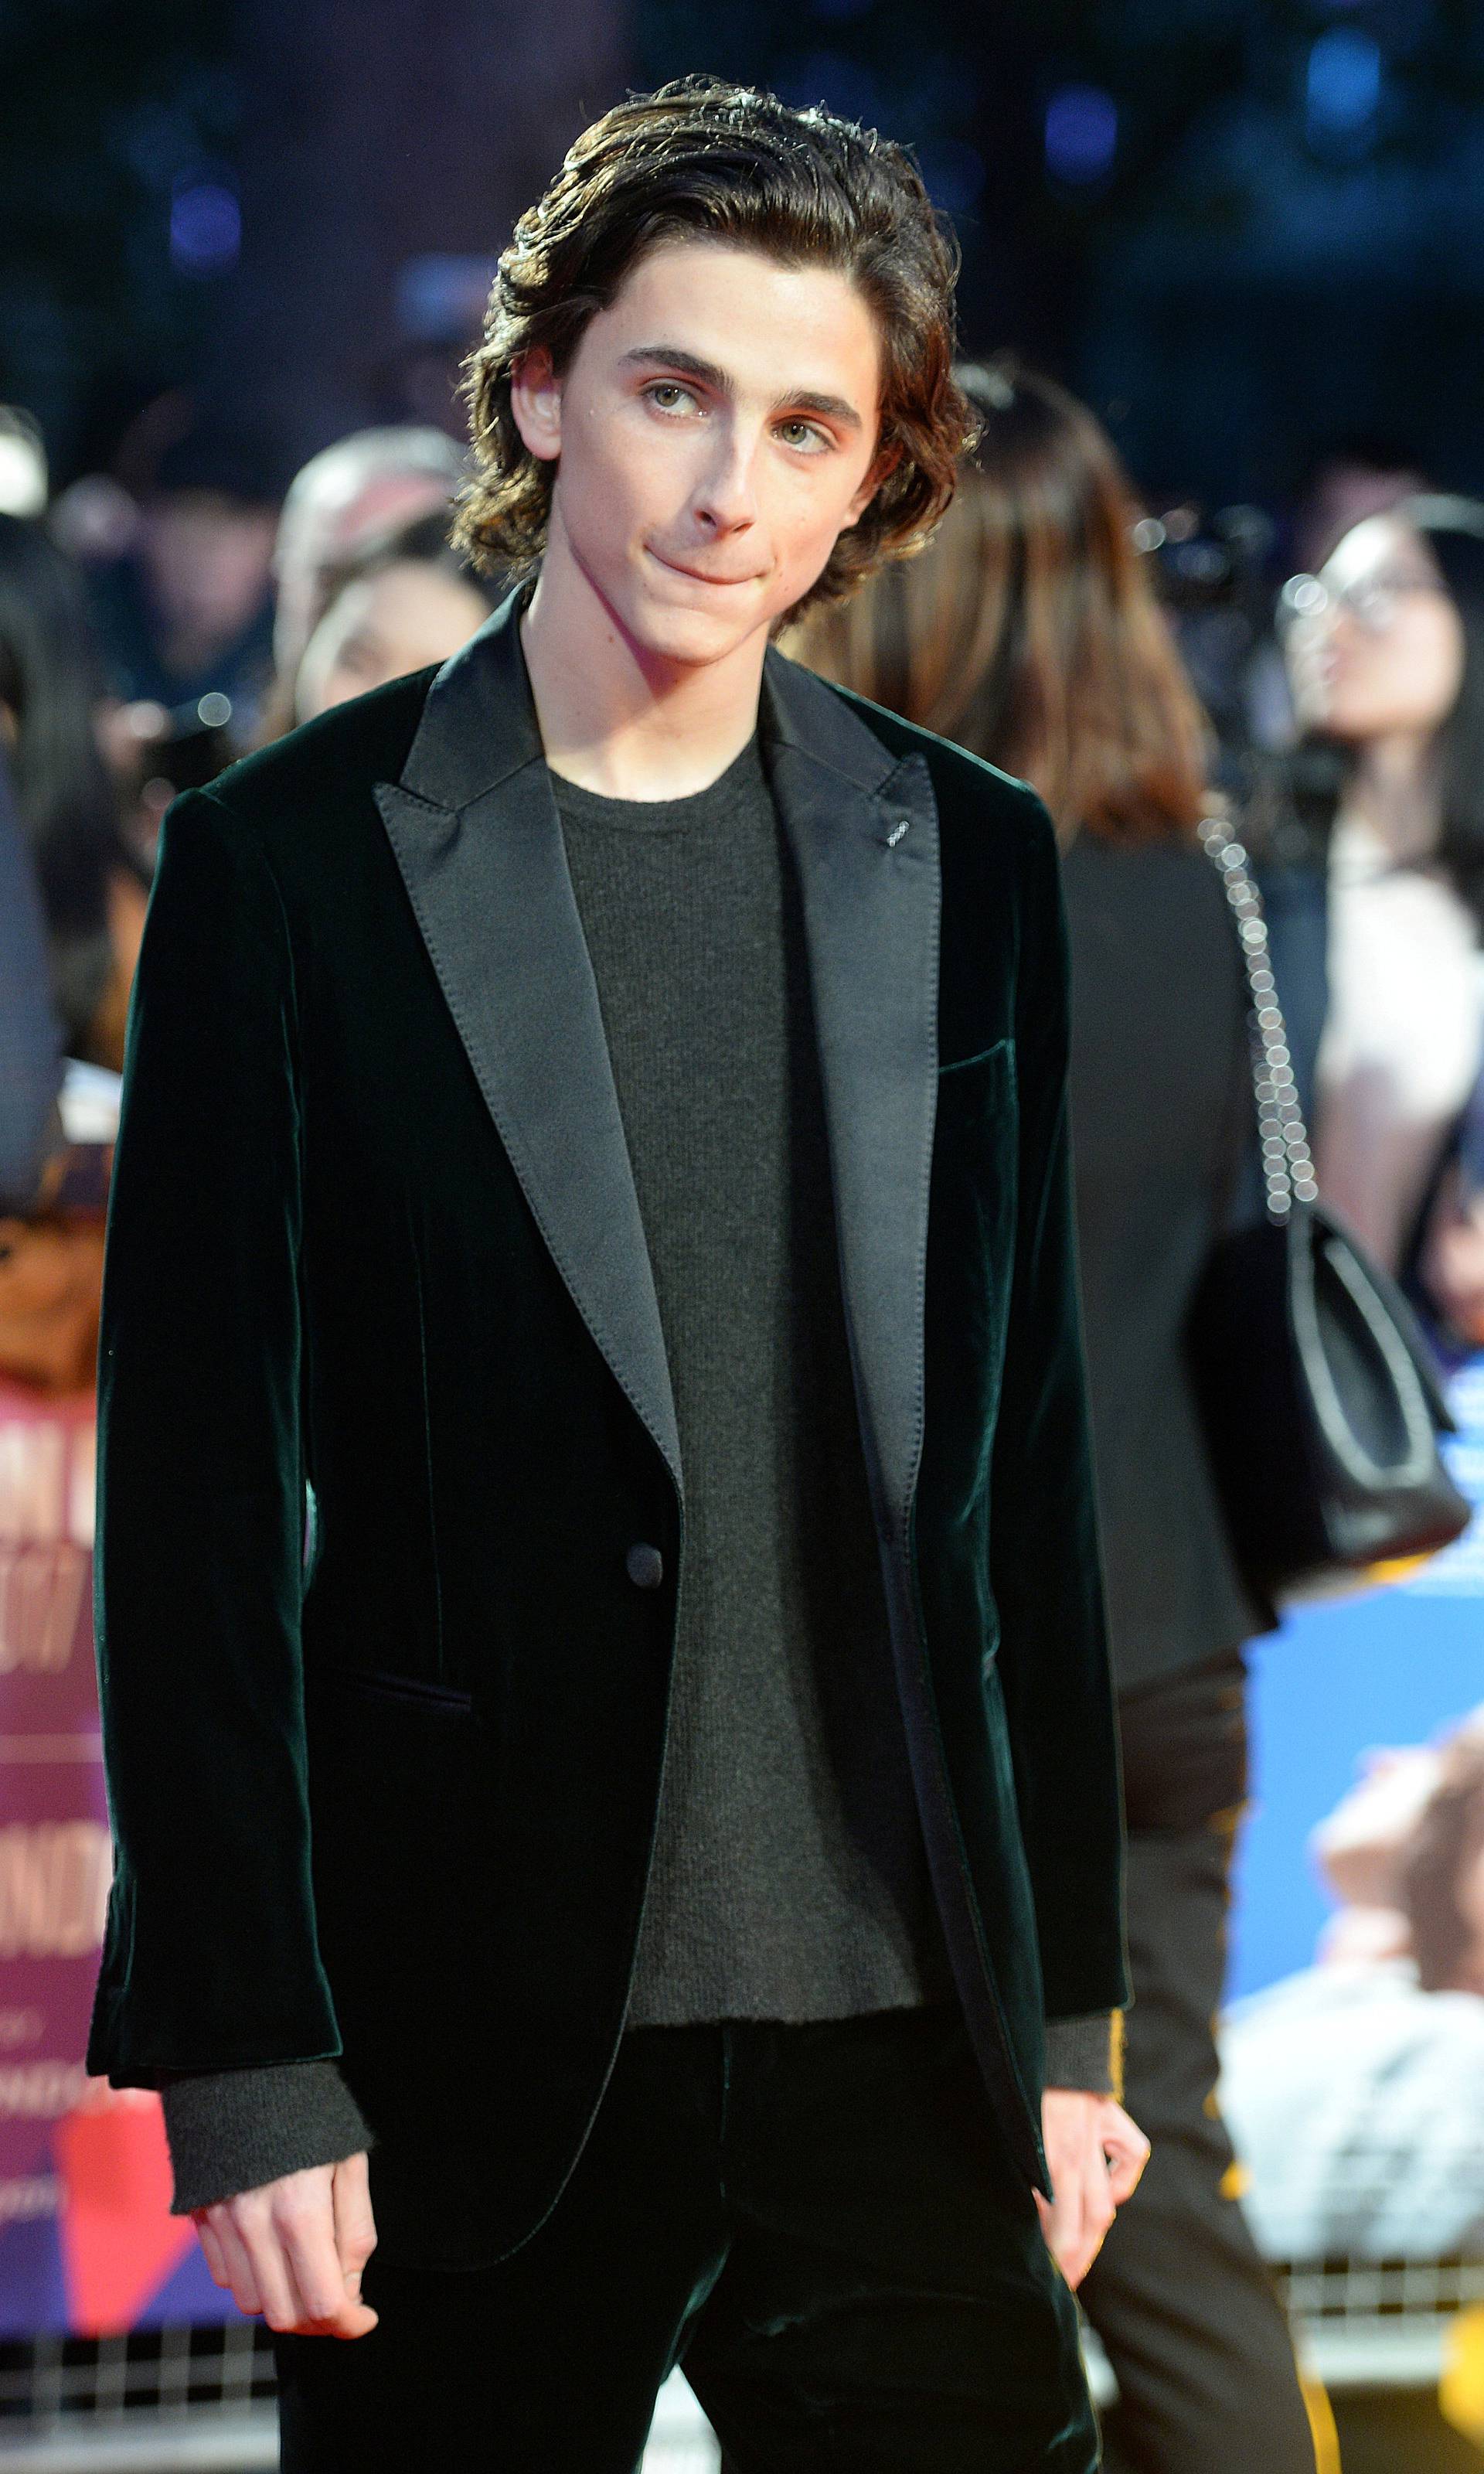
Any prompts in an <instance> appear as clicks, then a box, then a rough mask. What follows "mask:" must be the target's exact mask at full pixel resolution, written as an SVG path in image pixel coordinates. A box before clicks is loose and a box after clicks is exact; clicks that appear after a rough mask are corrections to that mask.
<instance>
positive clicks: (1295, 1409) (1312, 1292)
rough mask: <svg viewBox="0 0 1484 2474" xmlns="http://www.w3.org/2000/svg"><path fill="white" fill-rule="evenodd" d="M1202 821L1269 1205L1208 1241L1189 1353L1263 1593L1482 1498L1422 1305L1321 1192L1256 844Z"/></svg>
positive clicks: (1325, 1584)
mask: <svg viewBox="0 0 1484 2474" xmlns="http://www.w3.org/2000/svg"><path fill="white" fill-rule="evenodd" d="M1200 838H1201V845H1202V848H1203V849H1204V851H1205V853H1206V856H1207V858H1208V859H1209V861H1210V862H1211V864H1212V866H1213V867H1215V868H1216V870H1217V872H1218V874H1219V875H1220V878H1221V880H1222V885H1223V888H1224V890H1225V893H1226V899H1227V905H1228V908H1229V910H1230V911H1231V913H1232V918H1233V924H1234V927H1235V930H1236V936H1237V943H1238V946H1239V949H1240V952H1241V957H1242V964H1243V969H1244V972H1245V975H1246V981H1247V993H1248V999H1249V1012H1248V1028H1249V1032H1250V1037H1251V1043H1252V1075H1253V1097H1254V1103H1255V1107H1256V1115H1257V1139H1258V1142H1259V1145H1260V1147H1261V1161H1262V1181H1263V1195H1264V1202H1265V1206H1266V1217H1265V1219H1263V1220H1261V1221H1258V1222H1257V1223H1256V1224H1255V1225H1253V1226H1251V1227H1246V1228H1239V1229H1236V1230H1234V1231H1233V1232H1232V1233H1231V1234H1229V1235H1227V1236H1225V1237H1222V1238H1221V1239H1219V1240H1218V1242H1217V1244H1216V1245H1215V1247H1214V1248H1213V1249H1212V1251H1211V1254H1210V1258H1209V1261H1208V1263H1207V1265H1206V1269H1205V1271H1204V1273H1203V1275H1202V1278H1201V1281H1200V1283H1199V1286H1198V1288H1197V1291H1196V1296H1195V1299H1194V1303H1193V1308H1192V1312H1191V1318H1190V1324H1189V1331H1188V1343H1189V1358H1190V1365H1191V1370H1192V1374H1193V1376H1194V1380H1195V1387H1196V1393H1197V1397H1198V1399H1199V1401H1200V1405H1201V1410H1202V1415H1203V1419H1204V1422H1205V1428H1206V1438H1207V1443H1208V1446H1209V1452H1210V1458H1211V1464H1212V1467H1213V1469H1214V1472H1215V1476H1216V1481H1217V1486H1218V1488H1219V1491H1220V1493H1221V1497H1222V1502H1223V1506H1224V1509H1225V1512H1226V1516H1227V1524H1228V1528H1229V1531H1230V1533H1231V1538H1232V1542H1233V1549H1234V1551H1235V1553H1236V1557H1237V1561H1238V1563H1239V1564H1241V1566H1242V1569H1243V1571H1244V1573H1245V1575H1246V1577H1247V1579H1248V1582H1249V1584H1250V1586H1251V1587H1252V1588H1253V1589H1254V1590H1255V1591H1256V1592H1257V1595H1258V1596H1259V1597H1261V1598H1263V1599H1264V1600H1267V1601H1275V1600H1277V1599H1280V1598H1283V1597H1298V1596H1313V1595H1320V1594H1323V1593H1325V1592H1327V1591H1329V1590H1333V1589H1340V1588H1344V1587H1354V1586H1355V1584H1356V1583H1357V1582H1358V1581H1361V1580H1364V1579H1365V1578H1366V1577H1367V1576H1368V1575H1369V1574H1370V1573H1371V1572H1372V1571H1373V1570H1374V1567H1375V1566H1376V1565H1377V1564H1393V1563H1397V1562H1400V1561H1404V1560H1407V1559H1411V1558H1418V1557H1422V1556H1424V1555H1429V1554H1432V1553H1435V1552H1436V1551H1437V1549H1438V1548H1439V1547H1441V1546H1445V1545H1447V1544H1448V1542H1449V1540H1452V1539H1454V1538H1456V1537H1457V1536H1458V1535H1459V1533H1460V1532H1461V1531H1462V1530H1463V1529H1464V1528H1465V1527H1466V1526H1467V1523H1468V1520H1469V1506H1468V1504H1467V1502H1466V1501H1465V1499H1464V1497H1463V1496H1462V1495H1461V1494H1460V1493H1459V1492H1458V1490H1457V1488H1456V1487H1455V1486H1454V1485H1453V1482H1452V1480H1451V1478H1450V1477H1449V1476H1448V1471H1447V1469H1446V1467H1444V1464H1443V1459H1442V1455H1441V1453H1440V1451H1439V1448H1438V1438H1439V1435H1440V1434H1444V1433H1448V1432H1451V1429H1452V1420H1451V1419H1450V1417H1449V1415H1448V1409H1447V1406H1446V1404H1445V1402H1444V1400H1443V1397H1442V1395H1441V1393H1440V1391H1439V1388H1438V1382H1437V1377H1436V1374H1435V1372H1434V1370H1433V1367H1432V1364H1431V1362H1430V1359H1429V1356H1428V1352H1427V1346H1426V1343H1425V1341H1424V1338H1423V1335H1422V1333H1421V1331H1420V1329H1419V1327H1418V1325H1417V1322H1416V1320H1415V1318H1414V1317H1413V1314H1412V1311H1411V1308H1410V1307H1409V1306H1408V1304H1407V1302H1406V1300H1405V1298H1403V1297H1402V1296H1401V1293H1400V1290H1399V1289H1398V1288H1397V1286H1396V1284H1395V1282H1394V1281H1392V1280H1391V1279H1390V1278H1389V1277H1388V1275H1387V1274H1386V1273H1384V1272H1383V1271H1382V1270H1381V1269H1380V1267H1379V1265H1378V1264H1376V1263H1373V1262H1372V1261H1371V1260H1370V1258H1369V1256H1368V1255H1367V1254H1366V1253H1365V1252H1364V1250H1363V1249H1362V1248H1361V1247H1360V1246H1359V1245H1358V1244H1357V1242H1356V1240H1355V1239H1354V1238H1353V1237H1352V1236H1351V1235H1350V1233H1349V1231H1348V1230H1347V1229H1346V1228H1345V1227H1344V1226H1343V1225H1341V1223H1340V1222H1339V1221H1337V1220H1336V1219H1335V1218H1334V1216H1333V1214H1332V1213H1331V1212H1330V1211H1328V1209H1327V1207H1326V1205H1325V1204H1324V1203H1323V1202H1321V1201H1320V1199H1319V1189H1318V1186H1317V1184H1316V1182H1315V1177H1314V1164H1313V1158H1312V1155H1311V1153H1310V1151H1309V1144H1308V1135H1307V1131H1306V1129H1305V1127H1304V1112H1303V1109H1302V1108H1301V1106H1300V1104H1299V1095H1298V1085H1297V1080H1296V1078H1295V1074H1294V1067H1293V1059H1292V1056H1291V1055H1290V1054H1289V1049H1288V1043H1287V1039H1286V1036H1285V1032H1284V1025H1283V1016H1282V1008H1281V1006H1280V1004H1279V1001H1278V987H1277V982H1276V980H1275V977H1274V973H1273V966H1272V957H1271V955H1270V953H1269V950H1268V932H1267V922H1266V919H1265V918H1264V916H1263V910H1262V897H1261V895H1260V893H1259V892H1258V890H1257V884H1256V882H1255V880H1254V878H1253V874H1252V870H1251V867H1250V866H1249V864H1248V859H1247V854H1246V852H1245V850H1244V849H1243V848H1242V845H1241V843H1240V842H1239V841H1237V840H1236V839H1235V838H1234V837H1233V834H1232V833H1231V831H1230V829H1229V827H1228V825H1227V823H1226V820H1225V818H1224V817H1223V816H1221V815H1220V814H1219V813H1209V814H1208V815H1207V816H1206V817H1204V818H1203V820H1202V823H1201V827H1200Z"/></svg>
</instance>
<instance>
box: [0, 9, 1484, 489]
mask: <svg viewBox="0 0 1484 2474" xmlns="http://www.w3.org/2000/svg"><path fill="white" fill-rule="evenodd" d="M693 68H705V69H712V70H719V71H722V72H725V73H727V74H729V75H732V76H737V77H744V78H750V79H754V80H758V81H762V82H766V83H768V84H771V85H774V86H776V87H777V88H778V90H779V91H780V92H781V93H782V94H783V95H784V96H785V97H786V98H787V99H789V100H791V101H796V102H809V101H818V100H825V101H827V102H828V103H830V104H832V105H833V106H835V107H836V108H838V109H843V110H846V111H848V112H850V113H853V114H856V115H858V116H860V117H863V118H865V119H868V120H873V121H875V122H877V123H879V125H880V126H881V127H882V128H883V129H885V130H886V131H887V132H889V133H891V134H893V135H895V136H898V137H900V138H903V139H906V140H908V141H909V142H910V143H911V144H913V145H914V146H915V147H916V148H917V149H918V151H919V154H920V158H921V160H922V166H923V170H924V172H925V173H926V175H927V178H928V181H929V184H930V186H931V187H932V189H933V191H934V194H935V196H936V197H937V199H938V201H939V203H940V204H941V205H942V206H944V207H945V209H946V210H947V211H948V212H949V213H950V214H951V215H952V218H953V220H954V223H955V225H956V227H957V230H958V232H959V235H960V239H961V242H962V246H963V252H964V279H963V289H962V328H963V337H964V341H965V344H966V346H967V347H969V349H970V350H972V351H975V352H989V351H992V350H993V349H995V348H996V347H999V346H1001V345H1004V344H1007V343H1008V344H1016V345H1018V346H1020V347H1021V348H1022V349H1024V350H1025V351H1027V352H1029V353H1030V354H1032V355H1033V356H1034V357H1035V358H1036V359H1038V360H1040V361H1041V362H1042V363H1043V364H1045V365H1047V366H1049V367H1051V368H1053V369H1054V370H1056V371H1057V372H1059V373H1060V374H1062V375H1064V376H1067V377H1068V378H1070V379H1071V381H1072V382H1073V383H1074V384H1075V385H1077V386H1078V387H1079V388H1080V389H1082V391H1083V392H1085V393H1086V394H1087V395H1088V397H1089V399H1090V400H1091V401H1092V402H1093V403H1094V404H1095V406H1096V407H1097V409H1098V410H1099V411H1100V412H1101V413H1102V414H1103V416H1104V417H1105V419H1107V420H1109V422H1110V423H1111V424H1112V426H1113V430H1114V433H1115V435H1116V436H1117V438H1118V440H1119V443H1120V444H1121V446H1122V448H1123V449H1124V452H1125V454H1126V456H1127V458H1128V460H1129V462H1130V464H1131V466H1132V467H1133V470H1134V472H1135V474H1136V476H1137V479H1138V481H1139V482H1140V484H1141V486H1142V487H1143V488H1144V489H1145V490H1146V491H1147V492H1148V493H1150V495H1151V496H1152V497H1155V498H1156V499H1158V500H1160V501H1161V503H1167V502H1168V501H1169V500H1170V499H1171V498H1173V497H1178V496H1191V497H1195V498H1197V499H1198V500H1200V501H1202V502H1203V503H1204V504H1205V505H1206V506H1208V507H1211V506H1215V505H1219V504H1221V503H1223V502H1226V501H1230V500H1233V499H1239V498H1254V499H1257V500H1259V501H1262V502H1265V503H1267V504H1269V505H1270V506H1274V507H1277V508H1281V506H1282V505H1283V504H1284V503H1285V502H1286V501H1287V500H1289V499H1290V498H1291V497H1292V496H1293V494H1294V492H1295V490H1296V489H1297V487H1298V486H1299V484H1300V482H1301V480H1302V478H1303V475H1304V471H1305V469H1306V468H1307V466H1308V464H1309V463H1310V461H1311V460H1312V458H1313V456H1314V455H1315V453H1316V452H1317V451H1319V450H1322V449H1329V448H1332V447H1334V446H1335V445H1336V444H1338V443H1340V442H1363V443H1367V444H1369V445H1370V446H1371V447H1373V448H1375V449H1390V450H1392V451H1395V452H1400V453H1404V454H1405V455H1406V456H1407V457H1408V458H1410V459H1413V460H1415V461H1417V462H1419V463H1420V464H1421V465H1422V466H1423V467H1424V469H1425V470H1426V471H1427V472H1428V473H1430V474H1431V475H1432V477H1434V478H1435V479H1437V480H1438V481H1439V482H1442V483H1446V484H1448V485H1451V486H1458V487H1465V488H1470V487H1479V486H1480V485H1481V484H1484V434H1481V424H1480V404H1481V379H1484V318H1481V314H1480V312H1481V306H1484V303H1481V293H1484V8H1480V7H1479V6H1478V5H1477V0H1358V5H1347V0H1036V5H1005V6H995V5H985V0H967V5H966V0H913V5H912V6H911V7H910V8H907V7H903V6H902V5H901V0H630V4H629V5H628V6H620V5H618V4H617V0H543V4H542V5H541V6H540V7H539V8H537V7H535V6H531V7H515V6H507V5H503V0H236V5H235V6H224V7H215V8H210V9H207V8H205V7H202V6H199V5H196V6H193V5H188V0H130V5H122V0H0V400H10V401H12V402H16V403H19V404H21V405H23V406H25V407H26V408H28V409H29V410H30V411H32V412H33V413H34V414H35V415H36V417H37V418H38V420H39V421H40V423H41V425H42V427H43V430H44V432H45V436H46V440H47V444H48V448H49V450H50V453H51V458H52V463H53V477H54V483H55V484H56V485H57V486H59V487H60V486H63V485H65V484H66V483H67V482H68V481H70V480H71V479H73V478H75V477H76V476H77V475H78V474H79V473H83V472H85V471H89V470H99V469H108V468H109V466H110V464H113V463H115V462H116V460H117V457H118V455H119V452H120V446H121V442H122V443H123V451H124V455H125V461H126V465H127V462H128V458H129V456H130V454H131V453H132V454H134V455H135V456H137V455H138V453H139V452H140V449H139V443H138V438H139V434H138V432H137V429H135V430H134V431H131V427H130V424H131V423H132V422H133V421H134V419H135V416H137V415H138V414H139V413H140V411H141V410H142V408H143V407H145V406H146V405H148V404H150V403H152V402H155V401H157V400H158V399H159V398H160V397H161V395H162V394H166V393H168V391H170V390H173V389H184V390H190V391H191V392H192V394H193V396H194V399H195V400H197V401H198V402H202V403H204V404H205V405H206V407H207V408H208V410H209V411H210V412H211V413H212V414H213V416H214V417H217V418H223V419H229V420H230V421H231V422H233V423H235V424H239V425H243V424H246V425H247V426H249V427H251V430H252V432H253V434H254V435H255V436H256V437H257V438H258V439H259V441H260V442H261V443H262V445H263V449H264V452H265V454H268V455H270V456H271V458H272V460H273V461H274V463H275V467H276V468H277V470H278V471H279V473H280V475H281V477H283V478H286V477H287V475H288V473H291V472H292V470H293V469H294V467H295V466H296V465H297V464H298V463H299V461H300V460H302V458H303V457H304V456H305V455H306V454H308V453H309V452H311V451H312V450H313V449H316V448H318V447H320V446H323V444H325V443H326V441H327V440H329V439H331V438H333V437H335V436H337V435H338V434H340V433H341V432H343V431H344V430H346V429H347V428H350V427H352V426H355V425H357V424H360V423H362V422H365V421H367V420H370V419H375V418H408V417H428V416H430V415H431V416H432V417H435V418H439V417H444V418H446V417H448V416H447V400H448V380H449V373H450V370H451V368H452V366H453V363H454V359H455V357H456V352H457V349H458V347H459V346H460V344H461V343H462V342H463V341H464V340H466V339H467V331H468V328H469V325H470V320H471V316H472V314H473V311H474V306H475V303H477V300H478V297H479V292H480V289H481V287H482V284H483V282H484V280H485V279H486V276H487V274H488V270H489V267H490V264H491V261H492V258H493V256H494V255H495V254H496V252H497V251H498V249H499V247H500V246H501V245H502V243H503V241H504V239H505V237H506V235H507V234H508V231H509V228H510V224H511V222H512V219H513V217H514V214H515V212H516V211H517V210H518V207H519V206H520V205H521V204H522V203H524V202H525V201H526V199H527V198H528V197H529V196H531V195H532V194H533V193H534V192H535V191H536V190H537V189H538V188H539V185H540V184H541V182H542V181H543V179H544V178H545V176H546V174H547V173H548V172H549V170H550V169H551V167H552V165H553V164H554V162H555V160H556V158H557V157H558V155H559V153H560V151H561V148H562V145H563V144H564V143H565V141H566V140H567V139H568V138H569V137H570V136H571V134H572V133H574V132H575V131H576V130H577V129H578V128H579V127H580V126H581V125H582V122H583V120H584V119H585V118H586V117H588V116H590V115H591V113H592V112H594V111H596V110H598V109H601V108H602V107H603V106H604V105H606V104H607V103H609V102H610V101H611V100H613V99H614V98H615V97H616V96H617V95H618V94H619V93H621V92H622V91H623V89H624V87H625V86H626V85H649V84H653V83H655V82H658V80H659V79H660V78H663V77H666V76H671V75H674V74H677V73H679V72H680V71H682V70H684V69H693ZM146 427H147V428H148V424H146ZM125 477H126V478H128V477H129V474H128V473H127V471H126V473H125Z"/></svg>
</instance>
